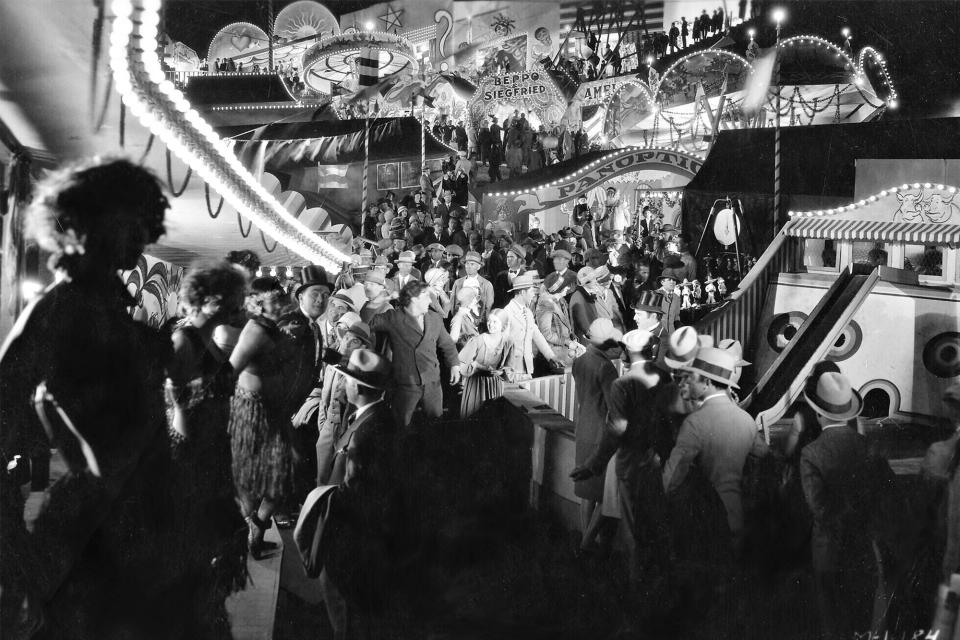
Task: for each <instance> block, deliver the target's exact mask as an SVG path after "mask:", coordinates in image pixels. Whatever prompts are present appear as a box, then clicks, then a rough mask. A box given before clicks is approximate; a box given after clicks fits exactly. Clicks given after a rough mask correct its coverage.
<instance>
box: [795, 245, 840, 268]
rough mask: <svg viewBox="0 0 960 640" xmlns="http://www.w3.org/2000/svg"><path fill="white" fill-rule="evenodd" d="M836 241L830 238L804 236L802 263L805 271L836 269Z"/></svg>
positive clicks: (837, 262) (837, 261)
mask: <svg viewBox="0 0 960 640" xmlns="http://www.w3.org/2000/svg"><path fill="white" fill-rule="evenodd" d="M838 264H839V260H838V257H837V243H836V242H835V241H834V240H832V239H830V238H805V239H804V241H803V265H804V266H805V267H806V268H807V271H832V272H836V271H837V270H838V268H837V265H838Z"/></svg>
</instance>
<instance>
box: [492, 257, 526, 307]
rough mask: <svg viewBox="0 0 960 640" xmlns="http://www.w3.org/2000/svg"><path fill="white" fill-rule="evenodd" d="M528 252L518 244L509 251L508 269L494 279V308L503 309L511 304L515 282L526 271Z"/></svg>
mask: <svg viewBox="0 0 960 640" xmlns="http://www.w3.org/2000/svg"><path fill="white" fill-rule="evenodd" d="M526 259H527V251H526V249H524V248H523V247H521V246H520V245H518V244H514V245H511V246H510V248H508V249H507V268H506V269H505V270H503V271H501V272H500V273H498V274H497V275H496V276H495V277H494V279H493V306H494V308H503V307H505V306H506V304H507V303H508V302H510V289H512V288H513V280H514V278H516V277H517V276H519V275H520V274H521V273H523V272H524V271H525V270H526Z"/></svg>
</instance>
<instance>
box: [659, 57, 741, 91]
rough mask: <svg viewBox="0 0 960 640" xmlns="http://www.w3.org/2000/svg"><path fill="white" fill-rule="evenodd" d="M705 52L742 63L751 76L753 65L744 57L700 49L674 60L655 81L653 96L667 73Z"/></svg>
mask: <svg viewBox="0 0 960 640" xmlns="http://www.w3.org/2000/svg"><path fill="white" fill-rule="evenodd" d="M707 52H709V53H716V54H718V55H721V56H727V57H728V58H734V59H736V60H738V61H740V62H742V63H743V64H744V66H745V67H746V68H747V69H749V70H750V74H751V75H752V74H753V65H752V64H750V61H749V60H747V59H746V58H744V57H743V56H741V55H737V54H736V53H733V52H732V51H727V50H725V49H702V50H700V51H694V52H693V53H688V54H687V55H685V56H683V57H681V58H678V59H677V60H675V61H674V62H673V64H671V65H670V66H669V67H667V69H666V71H664V72H663V73H662V74H660V79H659V80H658V81H657V86H656V90H655V91H652V93H653V95H657V94H658V93H660V85H662V84H663V80H664V78H666V77H667V74H669V73H670V72H671V71H673V70H674V69H675V68H676V67H677V66H679V65H680V63H682V62H685V61H686V60H689V59H690V58H695V57H696V56H702V55H704V54H706V53H707ZM652 89H653V88H652V87H651V90H652Z"/></svg>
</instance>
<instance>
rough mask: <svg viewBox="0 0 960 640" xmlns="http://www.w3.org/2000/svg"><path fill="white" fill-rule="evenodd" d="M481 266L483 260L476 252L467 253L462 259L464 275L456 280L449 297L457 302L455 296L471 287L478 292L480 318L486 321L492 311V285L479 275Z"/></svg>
mask: <svg viewBox="0 0 960 640" xmlns="http://www.w3.org/2000/svg"><path fill="white" fill-rule="evenodd" d="M481 266H483V258H481V257H480V254H479V253H477V252H476V251H468V252H467V255H466V256H465V257H464V258H463V268H464V270H465V271H466V275H465V276H463V277H462V278H457V279H456V280H455V281H454V283H453V288H452V290H451V291H450V297H451V298H452V299H454V300H457V294H459V293H460V290H461V289H463V288H465V287H473V288H474V289H476V290H477V291H479V292H480V318H481V319H482V320H483V321H486V319H487V316H488V315H489V314H490V310H491V309H493V284H491V283H490V281H489V280H487V279H486V278H484V277H483V276H481V275H480V267H481Z"/></svg>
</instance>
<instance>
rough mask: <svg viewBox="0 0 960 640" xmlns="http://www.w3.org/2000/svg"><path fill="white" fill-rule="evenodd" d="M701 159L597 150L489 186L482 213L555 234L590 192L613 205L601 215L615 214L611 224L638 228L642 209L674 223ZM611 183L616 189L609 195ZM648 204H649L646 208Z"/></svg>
mask: <svg viewBox="0 0 960 640" xmlns="http://www.w3.org/2000/svg"><path fill="white" fill-rule="evenodd" d="M702 163H703V159H702V158H700V157H697V156H693V155H690V154H687V153H682V152H676V151H668V150H664V149H638V148H627V149H618V150H615V151H592V152H589V153H586V154H584V155H581V156H579V157H576V158H573V159H571V160H567V161H564V162H561V163H558V164H554V165H550V166H547V167H545V168H543V169H541V170H539V171H537V172H535V173H531V174H527V175H523V176H520V177H519V178H514V179H510V180H505V181H503V182H497V183H494V184H491V185H488V186H487V189H486V190H485V191H484V192H483V200H482V206H481V211H482V217H483V219H484V220H486V221H496V220H500V219H504V218H505V219H506V220H509V221H511V222H513V223H514V225H515V227H516V228H517V229H519V230H527V229H528V228H530V225H531V223H532V224H534V225H538V226H539V228H541V229H542V230H544V231H546V232H548V233H553V232H554V231H557V230H559V229H560V228H562V227H565V226H569V225H570V224H571V222H570V214H571V212H572V209H573V203H574V201H575V200H576V199H577V198H578V197H580V196H582V195H585V196H587V201H588V203H589V204H590V205H591V206H592V207H594V209H595V210H596V212H597V213H598V214H599V213H601V210H603V209H606V208H608V207H610V208H612V211H609V212H608V211H602V213H603V216H600V215H598V216H597V219H599V218H600V217H604V216H606V214H607V213H610V218H609V224H608V228H618V229H620V230H623V229H627V228H630V227H635V226H636V224H637V222H638V220H639V216H640V215H642V214H645V215H647V216H652V217H657V220H661V218H660V217H659V215H658V214H662V222H661V224H667V223H670V224H674V225H675V224H676V223H677V221H678V220H679V202H680V197H681V193H680V190H681V188H682V187H683V186H684V185H686V184H687V183H688V182H689V181H690V180H691V179H692V178H693V176H694V175H696V173H697V171H699V169H700V166H701V165H702ZM611 187H612V188H613V189H614V190H615V192H616V193H615V194H609V192H608V190H609V189H610V188H611ZM645 207H646V208H649V209H648V210H647V211H645ZM648 222H649V221H648ZM648 228H649V227H648Z"/></svg>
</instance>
